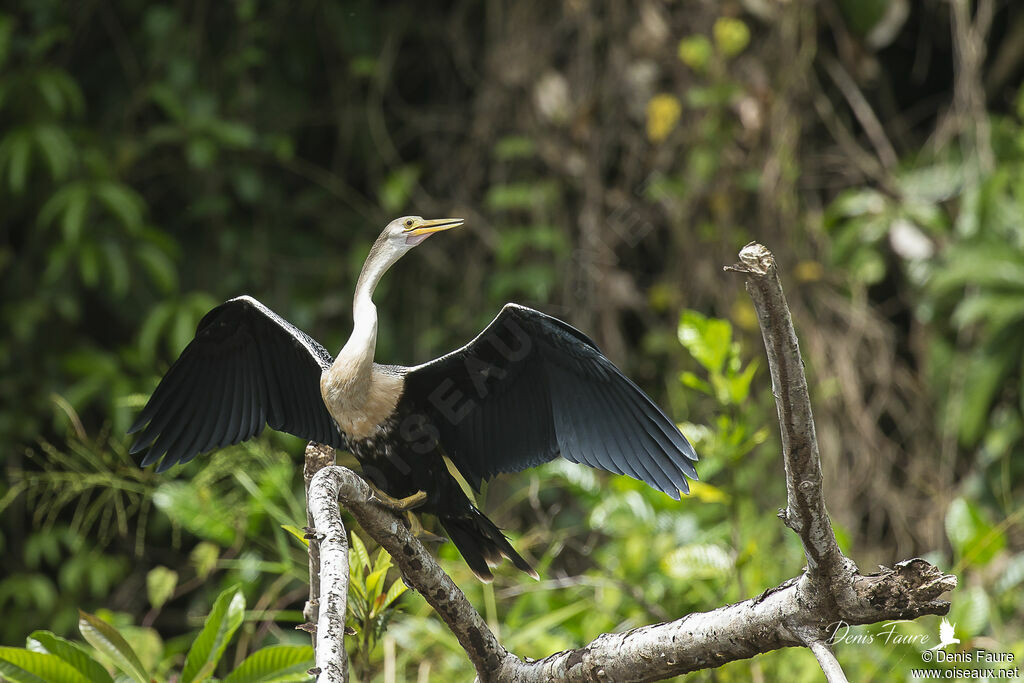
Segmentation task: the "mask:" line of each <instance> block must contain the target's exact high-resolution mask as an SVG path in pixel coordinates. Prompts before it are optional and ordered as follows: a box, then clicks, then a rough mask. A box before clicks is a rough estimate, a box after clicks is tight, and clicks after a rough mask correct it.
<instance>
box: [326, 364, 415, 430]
mask: <svg viewBox="0 0 1024 683" xmlns="http://www.w3.org/2000/svg"><path fill="white" fill-rule="evenodd" d="M360 374H363V373H360ZM404 384H405V383H404V381H403V378H402V377H401V376H400V375H395V374H391V373H387V372H384V371H382V370H381V369H380V368H379V367H378V366H376V365H374V366H373V367H372V369H371V370H370V372H369V373H365V374H364V376H359V375H353V374H351V373H347V372H345V369H344V368H340V369H336V368H335V367H334V366H332V367H331V368H329V369H327V370H325V371H324V373H323V374H322V375H321V376H320V394H321V395H322V396H323V399H324V404H325V405H326V406H327V410H328V412H330V414H331V417H333V418H334V421H335V422H337V423H338V427H340V428H341V431H343V432H345V434H347V435H348V436H349V437H350V438H353V439H368V438H370V437H372V436H374V435H376V434H377V433H378V432H379V431H380V430H381V428H382V427H383V426H384V425H385V423H386V422H387V420H388V418H390V417H391V416H392V415H393V414H394V413H395V407H396V406H397V405H398V399H399V398H401V396H402V388H403V386H404Z"/></svg>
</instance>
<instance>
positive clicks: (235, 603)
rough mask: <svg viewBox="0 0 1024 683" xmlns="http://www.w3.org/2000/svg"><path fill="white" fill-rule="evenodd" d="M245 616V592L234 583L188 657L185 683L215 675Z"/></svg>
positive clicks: (183, 678) (183, 672)
mask: <svg viewBox="0 0 1024 683" xmlns="http://www.w3.org/2000/svg"><path fill="white" fill-rule="evenodd" d="M244 616H245V596H244V595H243V594H242V590H241V588H240V587H239V586H232V587H231V588H228V589H227V590H225V591H224V592H223V593H221V594H220V595H219V596H217V600H216V601H215V602H214V603H213V609H211V610H210V615H209V616H208V617H207V618H206V625H205V626H203V630H202V631H200V633H199V635H198V636H197V637H196V639H195V642H193V643H192V647H191V648H190V649H189V651H188V656H187V657H185V668H184V669H183V670H182V672H181V683H192V681H202V680H206V679H207V678H209V677H210V676H211V675H213V671H214V669H215V668H216V667H217V662H219V661H220V658H221V655H223V654H224V649H225V648H226V647H227V646H228V641H230V640H231V637H232V636H233V635H235V631H237V630H238V627H239V626H241V625H242V619H243V618H244Z"/></svg>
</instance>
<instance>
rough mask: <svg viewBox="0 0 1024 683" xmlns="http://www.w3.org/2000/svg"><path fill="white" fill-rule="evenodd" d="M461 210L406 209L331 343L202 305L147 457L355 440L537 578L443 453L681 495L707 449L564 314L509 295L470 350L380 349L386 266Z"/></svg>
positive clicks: (456, 459) (348, 446) (373, 258)
mask: <svg viewBox="0 0 1024 683" xmlns="http://www.w3.org/2000/svg"><path fill="white" fill-rule="evenodd" d="M459 225H462V221H461V220H459V219H441V220H424V219H422V218H420V217H419V216H407V217H404V218H399V219H396V220H394V221H392V222H391V223H389V224H388V226H387V227H386V228H385V229H384V232H382V233H381V235H380V237H378V238H377V241H376V242H375V243H374V245H373V248H372V249H370V255H369V256H368V257H367V259H366V263H365V264H364V265H363V269H362V272H361V273H360V275H359V280H358V282H357V283H356V291H355V297H354V300H353V304H352V314H353V329H352V335H351V336H350V337H349V339H348V342H347V343H346V344H345V346H344V348H342V350H341V352H340V353H339V354H338V357H337V358H335V359H332V358H331V355H330V354H329V353H328V352H327V351H326V350H325V349H324V348H323V347H322V346H320V344H318V343H317V342H316V341H314V340H313V339H312V338H310V337H309V336H308V335H306V334H305V333H304V332H302V331H301V330H299V329H297V328H295V327H294V326H293V325H291V324H290V323H288V322H287V321H286V320H284V319H282V318H281V317H279V316H278V315H277V314H275V313H274V312H273V311H271V310H270V309H269V308H267V307H266V306H264V305H263V304H261V303H260V302H259V301H256V300H255V299H253V298H251V297H248V296H240V297H237V298H235V299H231V300H230V301H227V302H225V303H223V304H221V305H220V306H217V307H216V308H214V309H213V310H212V311H210V312H209V313H207V314H206V315H205V316H204V317H203V319H202V320H201V321H200V322H199V325H198V328H197V329H196V336H195V339H193V340H192V342H191V343H190V344H189V345H188V346H187V347H186V348H185V350H184V351H183V352H182V354H181V356H180V357H179V358H178V360H177V361H175V363H174V364H173V365H172V366H171V368H170V369H169V370H168V371H167V374H166V375H165V376H164V378H163V379H162V380H161V381H160V384H159V385H158V386H157V388H156V390H155V391H154V392H153V395H152V397H151V398H150V399H149V402H148V403H147V404H146V407H145V408H144V409H143V410H142V413H141V414H140V415H139V417H138V420H137V421H136V422H135V424H134V425H133V426H132V428H131V430H130V432H141V433H140V434H139V436H138V439H137V441H136V442H135V443H134V444H133V446H132V449H131V452H132V453H133V454H134V453H138V452H140V451H142V450H145V449H148V452H147V453H146V455H145V457H144V458H143V459H142V466H144V467H145V466H147V465H151V464H153V463H155V462H157V461H158V460H160V459H161V457H162V458H163V460H162V461H161V462H160V464H159V466H158V467H157V471H158V472H162V471H164V470H166V469H168V468H170V467H171V466H173V465H175V464H177V463H185V462H188V461H190V460H192V459H193V458H194V457H196V455H198V454H199V453H205V452H207V451H210V450H213V449H215V448H222V447H224V446H228V445H230V444H236V443H239V442H241V441H244V440H246V439H249V438H251V437H253V436H256V435H258V434H260V433H261V432H262V431H263V427H264V424H269V425H270V427H271V428H272V429H278V430H281V431H285V432H288V433H290V434H294V435H296V436H299V437H301V438H303V439H306V440H309V441H315V442H319V443H323V444H327V445H330V446H333V447H335V448H340V449H345V450H348V451H350V452H351V453H352V454H353V455H355V457H356V458H357V459H358V460H359V462H360V464H361V465H362V467H363V474H364V476H365V477H366V478H367V479H369V480H370V482H371V483H372V484H374V485H375V487H376V488H377V489H379V490H380V491H382V492H383V493H385V494H387V495H388V496H391V497H393V498H396V499H399V498H401V499H405V498H411V497H413V496H414V494H417V493H418V492H420V491H423V492H425V493H426V499H425V501H423V502H422V505H421V506H420V509H421V510H422V511H424V512H428V513H432V514H434V515H436V516H437V518H438V519H439V521H440V522H441V524H442V525H443V526H444V528H445V530H446V531H447V532H448V535H449V536H450V537H451V539H452V541H453V542H454V543H455V545H456V547H457V548H458V549H459V551H460V552H461V553H462V556H463V558H465V560H466V562H467V563H468V564H469V566H470V568H471V569H472V570H473V572H474V573H475V574H476V575H477V576H478V577H480V578H481V579H483V580H490V579H491V572H490V569H489V566H495V565H496V564H497V563H499V562H500V561H501V556H505V557H506V558H508V559H509V560H511V561H512V563H513V564H514V565H515V566H516V567H518V568H519V569H521V570H523V571H525V572H528V573H530V574H532V575H533V576H536V573H535V572H534V571H533V570H532V569H531V568H530V565H529V564H527V562H526V561H525V560H524V559H523V558H522V557H520V556H519V553H517V552H516V551H515V549H514V548H513V547H512V546H511V544H509V542H508V540H507V539H506V538H505V537H504V536H503V535H502V533H501V531H499V530H498V528H497V527H496V526H495V525H494V523H493V522H491V521H490V520H489V519H487V517H485V516H484V514H483V513H482V512H480V510H478V509H477V508H476V507H475V506H474V505H473V504H472V503H471V502H470V500H469V499H468V498H467V496H466V495H465V493H464V492H463V491H462V489H461V488H460V486H459V484H458V482H457V481H456V480H455V478H453V477H452V475H451V473H450V472H449V471H448V468H447V466H446V465H445V462H444V460H443V457H442V456H447V457H448V458H449V459H450V460H451V462H452V463H453V464H454V465H455V467H457V468H458V470H459V472H461V474H462V475H463V477H465V479H466V480H467V481H468V482H469V483H470V484H471V485H472V486H473V487H474V488H476V489H479V487H480V484H481V483H482V482H483V481H484V480H486V479H489V478H490V477H493V476H494V475H496V474H498V473H500V472H518V471H520V470H523V469H525V468H527V467H532V466H535V465H539V464H541V463H544V462H547V461H549V460H551V459H553V458H554V457H556V456H558V455H561V456H562V457H563V458H565V459H567V460H570V461H572V462H575V463H582V464H585V465H590V466H591V467H596V468H598V469H603V470H607V471H609V472H614V473H616V474H627V475H629V476H631V477H634V478H635V479H639V480H641V481H644V482H646V483H648V484H649V485H651V486H653V487H654V488H656V489H659V490H661V491H664V492H665V493H667V494H668V495H670V496H672V497H673V498H675V499H677V500H678V499H679V492H680V491H683V492H688V491H689V485H688V484H687V481H686V477H690V478H691V479H696V476H697V475H696V472H695V470H694V467H693V462H695V461H696V460H697V455H696V453H695V452H694V450H693V448H692V447H691V446H690V444H689V442H688V441H687V440H686V439H685V438H684V437H683V435H682V434H680V432H679V430H678V429H677V428H676V426H675V424H674V423H673V422H672V420H670V419H669V418H668V417H667V416H666V415H665V414H664V413H663V412H662V411H661V410H660V409H659V408H658V407H657V406H656V405H655V404H654V402H653V401H652V400H651V399H650V398H649V397H648V396H647V395H646V394H645V393H644V392H643V391H641V390H640V388H639V387H637V386H636V385H635V384H634V383H633V382H631V381H630V380H629V379H628V378H626V377H625V376H624V375H623V374H622V373H621V372H620V371H619V369H618V368H616V367H615V366H614V365H613V364H612V362H611V361H609V360H608V359H607V358H605V356H604V355H602V354H601V352H600V351H599V350H598V348H597V346H596V345H595V344H594V342H592V341H591V340H590V339H588V338H587V337H586V336H585V335H584V334H582V333H581V332H579V331H578V330H576V329H574V328H573V327H571V326H569V325H568V324H566V323H564V322H562V321H560V320H557V319H556V318H552V317H550V316H547V315H545V314H543V313H540V312H538V311H535V310H532V309H530V308H526V307H524V306H518V305H515V304H507V305H506V306H505V307H504V308H502V310H501V312H500V313H499V314H498V317H496V318H495V319H494V321H493V322H492V323H491V324H490V325H488V326H487V328H486V329H485V330H484V331H483V332H481V333H480V335H479V336H478V337H477V338H476V339H474V340H473V341H471V342H470V343H469V344H467V345H466V346H463V347H462V348H461V349H457V350H456V351H453V352H451V353H449V354H447V355H445V356H441V357H440V358H438V359H436V360H432V361H430V362H428V363H424V364H423V365H417V366H415V367H402V366H398V365H379V364H377V363H375V362H374V360H373V357H374V348H375V346H376V342H377V309H376V307H375V306H374V304H373V301H372V299H371V297H372V295H373V291H374V289H375V288H376V286H377V283H378V281H379V280H380V278H381V276H382V275H383V274H384V272H385V271H387V269H388V268H390V267H391V265H392V264H394V263H395V262H396V261H397V260H398V259H399V258H401V257H402V256H403V255H404V254H405V253H406V252H408V251H409V250H411V249H412V248H413V247H415V246H416V245H418V244H420V243H422V242H423V241H424V240H425V239H427V237H429V236H430V235H432V234H434V233H435V232H439V231H442V230H448V229H450V228H454V227H456V226H459Z"/></svg>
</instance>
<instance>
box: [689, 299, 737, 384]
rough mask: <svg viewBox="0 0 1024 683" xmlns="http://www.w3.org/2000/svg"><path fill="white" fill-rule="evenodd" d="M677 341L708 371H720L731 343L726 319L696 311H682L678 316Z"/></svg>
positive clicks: (730, 329) (729, 329) (730, 332)
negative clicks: (710, 316)
mask: <svg viewBox="0 0 1024 683" xmlns="http://www.w3.org/2000/svg"><path fill="white" fill-rule="evenodd" d="M678 335H679V342H680V343H681V344H682V345H683V347H684V348H685V349H686V350H687V351H689V352H690V355H692V356H693V357H694V359H696V361H697V362H698V363H700V364H701V365H702V366H704V368H705V369H706V370H707V371H708V372H710V373H720V372H721V371H722V368H723V366H724V365H725V359H726V358H727V357H728V355H729V347H730V344H731V343H732V325H730V324H729V321H728V320H720V319H716V318H708V317H706V316H704V315H702V314H700V313H698V312H696V311H683V313H682V315H681V316H680V318H679V329H678Z"/></svg>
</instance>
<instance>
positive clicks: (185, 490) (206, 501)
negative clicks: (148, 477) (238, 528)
mask: <svg viewBox="0 0 1024 683" xmlns="http://www.w3.org/2000/svg"><path fill="white" fill-rule="evenodd" d="M153 503H154V504H155V505H156V506H157V508H159V509H160V510H163V512H164V513H165V514H166V515H167V516H168V517H170V518H171V519H172V520H174V521H176V522H178V523H179V524H181V525H182V526H184V527H185V528H186V529H188V530H189V531H191V532H192V533H194V534H196V535H197V536H200V537H202V538H206V539H209V540H211V541H214V542H215V543H217V544H219V545H221V546H230V545H231V544H232V543H233V542H234V540H235V527H234V524H233V520H234V517H233V515H232V513H231V512H230V511H229V510H225V509H224V506H223V504H222V502H221V501H217V500H214V499H212V498H211V497H210V492H209V491H204V490H200V491H196V489H195V487H194V486H191V485H189V484H186V483H184V482H178V481H169V482H165V483H163V484H161V485H160V486H159V487H157V489H156V491H155V492H154V493H153Z"/></svg>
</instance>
